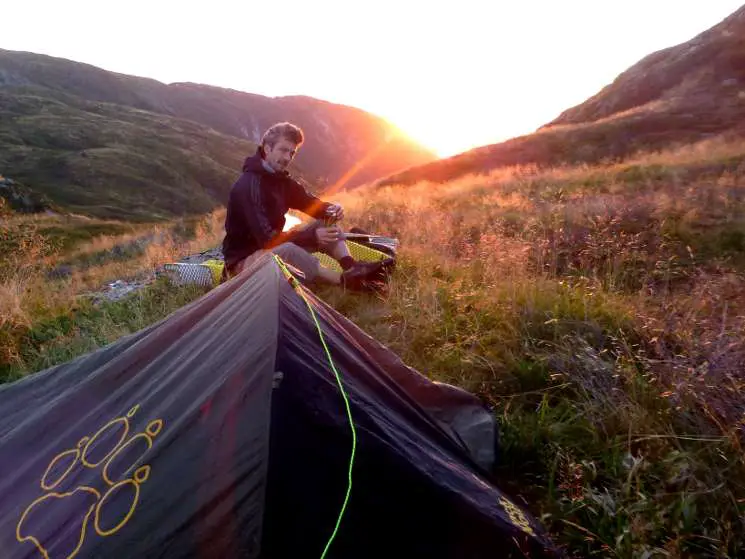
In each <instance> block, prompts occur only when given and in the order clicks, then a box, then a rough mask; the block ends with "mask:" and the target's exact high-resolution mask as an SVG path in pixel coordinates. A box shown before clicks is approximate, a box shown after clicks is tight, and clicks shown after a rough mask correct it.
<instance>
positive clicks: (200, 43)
mask: <svg viewBox="0 0 745 559" xmlns="http://www.w3.org/2000/svg"><path fill="white" fill-rule="evenodd" d="M742 2H743V0H707V1H705V2H700V1H699V2H681V1H680V0H625V1H624V2H600V1H598V0H591V1H584V0H563V1H561V2H558V1H556V0H542V1H539V0H522V1H519V2H518V1H514V0H478V1H477V0H458V1H452V0H450V1H448V2H444V1H441V0H440V1H438V0H426V1H420V0H367V1H365V0H354V1H351V0H345V1H331V0H315V1H314V0H284V1H278V0H272V1H270V0H265V1H263V2H258V1H254V0H243V1H228V0H210V1H205V2H200V3H191V2H184V1H180V2H175V1H171V0H147V1H143V0H128V1H127V2H116V3H109V2H101V1H100V0H97V1H95V2H94V1H88V0H65V1H64V2H60V1H59V0H56V1H40V0H23V1H22V2H20V1H19V2H11V1H9V0H8V1H6V2H3V4H5V5H4V6H3V8H2V31H1V32H0V48H4V49H9V50H22V51H31V52H36V53H41V54H49V55H53V56H58V57H62V58H68V59H71V60H76V61H79V62H86V63H89V64H93V65H95V66H99V67H101V68H104V69H107V70H112V71H115V72H121V73H125V74H132V75H137V76H144V77H149V78H154V79H157V80H159V81H162V82H164V83H172V82H197V83H205V84H210V85H215V86H220V87H227V88H232V89H237V90H241V91H247V92H250V93H259V94H262V95H269V96H281V95H309V96H311V97H316V98H319V99H324V100H327V101H331V102H334V103H342V104H345V105H351V106H355V107H359V108H361V109H364V110H366V111H369V112H371V113H374V114H376V115H379V116H381V117H383V118H385V119H386V120H388V121H390V122H392V123H393V124H395V125H396V126H398V127H399V128H400V129H401V130H403V131H404V132H405V133H406V134H408V135H409V136H410V137H411V138H413V139H414V140H417V141H419V142H421V143H422V144H424V145H425V146H427V147H429V148H431V149H433V150H434V151H435V152H436V153H437V154H438V155H440V156H443V157H445V156H448V155H453V154H455V153H459V152H462V151H465V150H467V149H470V148H473V147H477V146H481V145H486V144H491V143H496V142H499V141H503V140H505V139H508V138H511V137H515V136H519V135H522V134H527V133H530V132H532V131H534V130H535V129H537V128H538V127H540V126H541V125H543V124H546V123H547V122H549V121H551V120H553V119H554V118H556V117H557V116H558V115H559V114H560V113H561V112H562V111H563V110H565V109H567V108H569V107H571V106H574V105H577V104H579V103H581V102H582V101H584V100H585V99H587V98H588V97H590V96H592V95H594V94H595V93H596V92H597V91H599V90H600V89H601V88H602V87H603V86H605V85H607V84H608V83H610V82H612V81H613V79H615V77H616V76H617V75H618V74H619V73H621V72H622V71H623V70H625V69H626V68H628V67H629V66H631V65H632V64H634V63H635V62H637V61H638V60H639V59H641V58H642V57H644V56H646V55H647V54H649V53H651V52H654V51H656V50H659V49H662V48H666V47H668V46H673V45H676V44H679V43H681V42H684V41H687V40H689V39H691V38H693V37H694V36H695V35H697V34H698V33H700V32H702V31H705V30H706V29H708V28H709V27H711V26H713V25H715V24H717V23H718V22H719V21H721V20H722V19H724V18H725V17H727V16H728V15H729V14H730V13H732V12H734V11H735V10H736V9H737V8H739V7H740V6H741V5H742Z"/></svg>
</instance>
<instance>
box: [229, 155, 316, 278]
mask: <svg viewBox="0 0 745 559" xmlns="http://www.w3.org/2000/svg"><path fill="white" fill-rule="evenodd" d="M329 206H330V204H329V203H327V202H323V201H321V200H319V199H318V198H316V197H315V196H313V195H312V194H310V193H309V192H308V191H307V190H306V189H305V187H304V186H303V185H302V184H300V183H299V182H298V181H297V180H295V179H294V178H293V177H291V176H290V174H289V173H287V172H286V171H285V172H274V173H272V172H270V171H268V170H267V169H266V168H265V167H264V165H263V163H262V152H261V147H259V149H258V150H256V154H254V155H252V156H250V157H248V158H246V161H245V162H244V163H243V174H242V175H241V176H240V177H239V178H238V180H237V181H236V182H235V184H233V186H232V188H231V189H230V198H229V200H228V208H227V215H226V217H225V239H224V240H223V245H222V250H223V255H224V256H225V266H226V268H227V269H229V270H230V269H232V268H233V267H234V266H235V265H236V264H237V263H238V262H240V261H241V260H243V259H244V258H246V257H247V256H249V255H251V254H252V253H254V252H256V251H257V250H260V249H268V248H272V247H274V246H277V245H279V244H281V243H283V242H286V241H290V240H291V241H292V242H295V243H297V244H299V245H301V246H303V245H305V246H309V245H312V244H313V241H314V239H312V238H310V237H309V238H307V239H306V238H304V234H303V233H302V232H301V233H299V234H298V233H296V234H294V235H292V236H291V237H290V236H288V235H287V234H282V229H283V228H284V226H285V214H286V213H287V211H288V210H289V209H290V208H292V209H295V210H299V211H301V212H303V213H305V214H307V215H309V216H311V217H315V218H318V219H321V218H323V216H324V214H325V212H326V209H327V208H328V207H329ZM312 235H314V232H313V231H307V232H305V236H312Z"/></svg>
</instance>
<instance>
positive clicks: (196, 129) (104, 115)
mask: <svg viewBox="0 0 745 559" xmlns="http://www.w3.org/2000/svg"><path fill="white" fill-rule="evenodd" d="M54 97H56V98H54ZM54 97H52V96H45V95H44V90H43V89H41V88H29V90H28V91H26V92H25V93H22V91H21V89H19V88H18V89H16V90H15V91H14V92H12V93H10V92H8V91H7V90H3V89H0V173H2V174H4V175H6V176H8V177H9V178H11V179H14V180H18V181H20V182H22V183H24V184H25V185H26V186H28V187H30V188H31V189H32V190H33V192H35V193H38V194H39V195H41V196H44V197H45V198H47V199H49V200H51V201H52V202H53V203H54V205H55V206H56V207H57V208H60V209H63V210H67V211H73V212H77V213H82V214H87V215H91V216H95V217H101V218H117V219H128V220H153V219H162V218H167V217H172V216H179V215H188V214H199V213H205V212H207V211H210V210H211V209H214V208H215V207H216V206H217V205H219V204H220V203H223V202H224V200H225V199H226V197H227V192H228V189H229V188H230V185H231V184H232V182H233V181H234V180H235V178H236V176H237V173H238V172H239V169H240V164H241V162H242V160H243V158H244V157H245V155H246V154H247V153H251V152H252V151H253V150H255V145H254V144H253V143H251V142H248V141H246V140H239V139H238V138H235V137H233V136H228V135H225V134H220V133H218V132H215V131H214V130H212V129H210V128H207V127H206V126H202V125H200V124H196V123H194V122H191V121H188V120H183V119H176V118H172V117H167V116H164V115H158V114H155V113H150V112H146V111H142V110H137V109H131V108H127V107H122V106H120V105H114V104H110V103H93V102H88V101H84V100H82V99H80V98H79V97H75V96H65V95H63V94H60V93H59V92H57V93H56V94H55V96H54Z"/></svg>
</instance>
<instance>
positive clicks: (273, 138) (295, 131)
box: [261, 122, 304, 148]
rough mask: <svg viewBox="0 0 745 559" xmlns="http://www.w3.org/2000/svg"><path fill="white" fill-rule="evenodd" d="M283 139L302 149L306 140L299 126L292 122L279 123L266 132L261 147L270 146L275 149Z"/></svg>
mask: <svg viewBox="0 0 745 559" xmlns="http://www.w3.org/2000/svg"><path fill="white" fill-rule="evenodd" d="M282 138H284V139H285V140H287V141H288V142H292V143H293V144H295V145H297V146H298V147H300V145H301V144H302V143H303V140H304V136H303V131H302V130H301V129H300V127H299V126H295V125H294V124H292V123H290V122H278V123H277V124H275V125H273V126H271V127H270V128H269V129H268V130H267V131H266V132H264V136H263V137H262V138H261V147H264V146H269V147H270V148H273V147H274V145H275V144H276V143H277V142H278V141H279V140H280V139H282Z"/></svg>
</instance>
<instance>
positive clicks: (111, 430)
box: [16, 405, 163, 559]
mask: <svg viewBox="0 0 745 559" xmlns="http://www.w3.org/2000/svg"><path fill="white" fill-rule="evenodd" d="M139 407H140V406H139V405H136V406H135V407H133V408H132V409H131V410H129V412H128V413H127V415H126V416H124V417H117V418H116V419H112V420H111V421H109V422H108V423H107V424H106V425H104V426H103V427H101V428H100V429H99V430H98V431H97V432H96V434H95V435H93V436H92V437H88V436H86V437H83V438H82V439H80V441H78V444H77V446H76V447H75V448H72V449H69V450H65V451H63V452H60V453H59V454H57V455H56V456H55V457H54V458H52V460H51V461H50V462H49V465H48V466H47V469H46V471H45V472H44V475H43V476H42V478H41V489H42V490H43V491H44V494H42V495H41V496H40V497H38V498H37V499H36V500H34V501H33V502H32V503H31V504H30V505H28V507H26V509H25V510H24V511H23V514H22V515H21V518H20V520H19V521H18V524H17V526H16V538H17V539H18V541H19V542H21V543H23V542H30V543H32V544H33V545H35V546H36V548H37V549H38V550H39V552H40V553H41V555H42V556H43V557H44V558H45V559H57V558H66V559H71V558H72V557H75V556H76V555H77V554H78V552H80V550H81V548H82V547H83V544H84V543H85V539H86V536H93V534H92V532H95V533H96V534H98V535H99V536H102V537H106V536H111V535H113V534H115V533H117V532H118V531H119V530H121V529H122V528H123V527H124V526H125V525H126V524H127V522H129V519H130V518H132V515H133V514H134V512H135V509H136V508H137V503H138V502H139V500H140V487H141V486H142V484H143V483H145V482H146V481H147V479H148V477H149V475H150V466H149V465H143V464H141V462H142V458H143V457H144V456H145V454H146V453H147V451H148V450H150V448H152V446H153V440H154V439H155V437H157V436H158V434H159V433H160V431H161V429H162V428H163V420H161V419H155V420H153V421H151V422H150V423H149V424H148V425H147V427H146V428H145V430H144V431H143V432H141V433H135V434H133V435H131V436H130V430H131V426H130V420H131V419H132V418H133V417H134V415H135V414H136V413H137V410H138V409H139ZM91 528H92V529H91Z"/></svg>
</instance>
